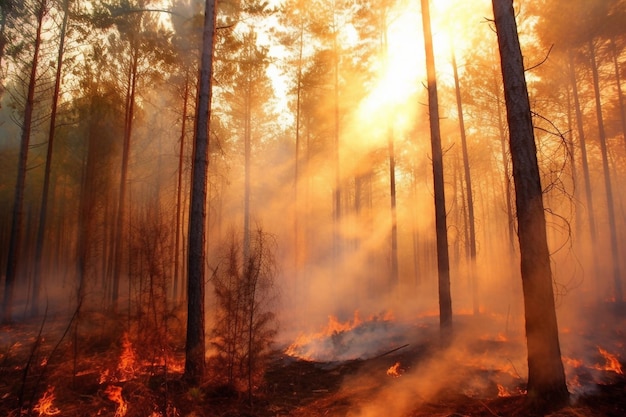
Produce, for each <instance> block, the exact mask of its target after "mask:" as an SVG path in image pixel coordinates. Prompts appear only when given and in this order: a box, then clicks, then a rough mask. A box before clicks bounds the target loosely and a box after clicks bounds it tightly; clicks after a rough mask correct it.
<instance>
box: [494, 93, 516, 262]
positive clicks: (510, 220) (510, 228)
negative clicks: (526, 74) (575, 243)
mask: <svg viewBox="0 0 626 417" xmlns="http://www.w3.org/2000/svg"><path fill="white" fill-rule="evenodd" d="M495 83H496V84H497V82H495ZM497 90H498V87H497V86H496V87H495V88H494V93H495V94H496V107H497V109H498V133H499V135H500V145H501V146H500V149H501V154H502V169H503V171H504V197H505V199H506V218H507V232H508V233H507V236H508V240H509V253H510V254H513V253H514V252H515V217H514V214H513V206H512V204H511V200H512V198H511V179H510V177H509V157H508V155H507V153H506V135H505V132H504V123H503V121H502V106H501V105H500V96H499V94H498V93H497Z"/></svg>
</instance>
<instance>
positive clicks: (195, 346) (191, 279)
mask: <svg viewBox="0 0 626 417" xmlns="http://www.w3.org/2000/svg"><path fill="white" fill-rule="evenodd" d="M216 3H217V1H216V0H206V3H205V4H206V6H205V11H204V29H203V35H202V59H201V61H200V85H199V91H198V106H197V108H196V131H195V135H194V136H195V141H194V154H193V168H192V184H191V205H190V213H189V245H188V246H189V249H188V250H189V251H188V255H187V275H188V276H187V344H186V346H185V374H184V378H185V379H186V380H187V381H189V382H190V383H193V384H198V383H200V382H201V381H202V379H203V378H204V369H205V362H204V356H205V353H204V349H205V346H204V343H205V335H204V287H205V265H204V263H205V257H206V255H205V236H206V198H207V182H208V178H207V175H208V174H207V169H208V166H209V120H210V116H211V115H210V109H211V74H212V67H213V49H214V48H213V42H214V34H215V16H216V13H215V10H216Z"/></svg>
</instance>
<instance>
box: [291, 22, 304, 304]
mask: <svg viewBox="0 0 626 417" xmlns="http://www.w3.org/2000/svg"><path fill="white" fill-rule="evenodd" d="M299 38H300V39H299V51H298V72H297V77H296V132H295V133H296V144H295V147H296V149H295V151H296V154H295V161H294V176H293V193H294V213H293V243H294V247H293V251H294V259H293V261H294V268H293V276H294V294H295V299H296V300H299V299H300V298H299V297H300V294H299V288H298V286H299V282H298V281H299V276H298V270H299V268H300V223H299V220H300V213H299V208H300V201H299V200H300V193H299V191H300V189H299V187H300V184H299V182H300V123H301V120H300V118H301V115H300V113H301V110H302V109H301V106H302V99H301V96H302V65H303V63H302V56H303V51H304V17H303V16H302V12H301V13H300V36H299Z"/></svg>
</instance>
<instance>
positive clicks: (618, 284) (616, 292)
mask: <svg viewBox="0 0 626 417" xmlns="http://www.w3.org/2000/svg"><path fill="white" fill-rule="evenodd" d="M589 53H590V54H591V70H592V74H593V89H594V93H595V102H596V117H597V120H598V134H599V136H600V137H599V139H600V151H601V153H602V170H603V172H604V189H605V192H606V205H607V210H608V216H609V235H610V240H611V255H612V265H613V296H614V297H615V301H617V302H619V303H621V302H622V301H623V300H624V298H623V294H622V277H621V274H620V268H619V253H618V247H617V229H616V226H615V206H614V203H613V187H612V185H611V171H610V169H609V158H608V154H607V148H606V133H605V131H604V119H603V116H602V101H601V99H600V80H599V76H598V66H597V63H596V52H595V46H594V44H593V39H592V40H590V41H589Z"/></svg>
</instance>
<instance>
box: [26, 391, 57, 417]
mask: <svg viewBox="0 0 626 417" xmlns="http://www.w3.org/2000/svg"><path fill="white" fill-rule="evenodd" d="M54 399H55V396H54V387H49V388H48V390H47V391H46V392H44V394H43V395H42V396H41V398H40V399H39V401H37V404H36V405H35V406H34V407H33V411H34V412H36V413H39V416H54V415H57V414H61V410H59V409H58V408H56V407H55V406H54V405H52V403H53V402H54Z"/></svg>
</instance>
